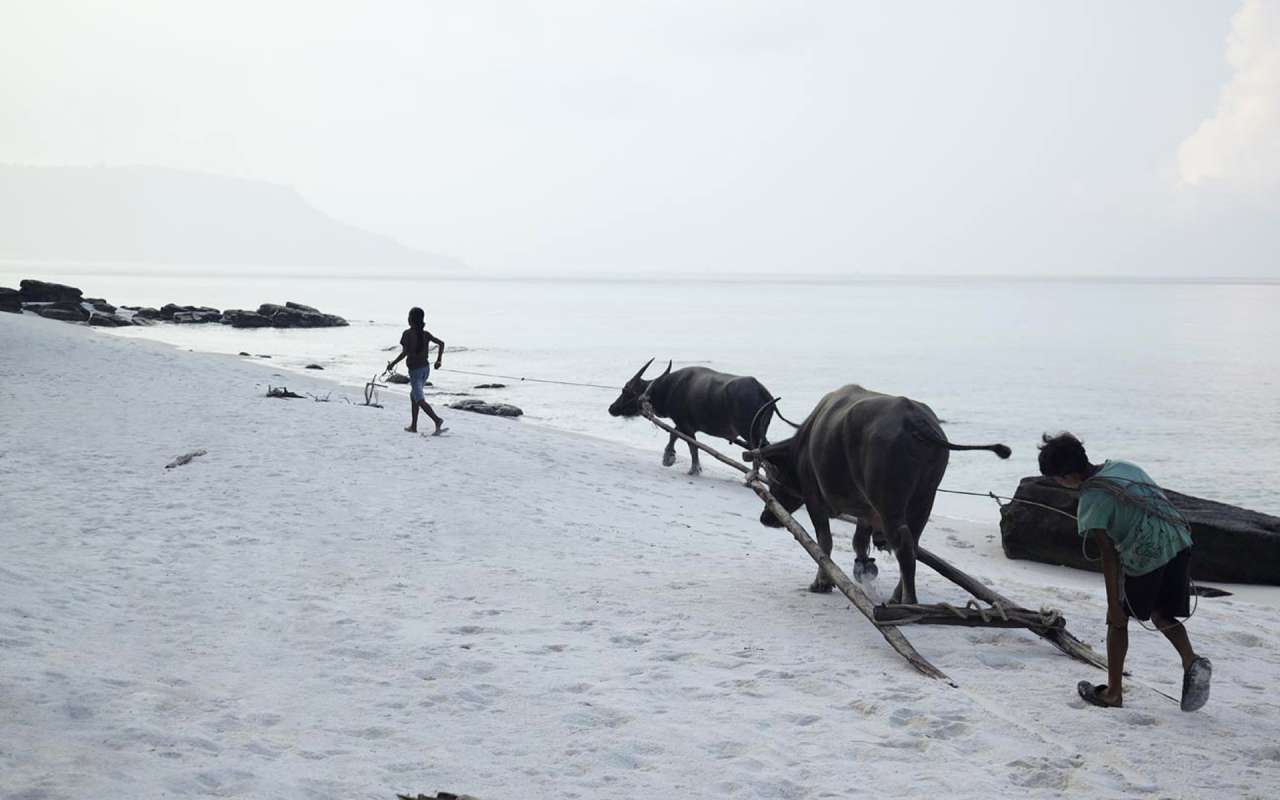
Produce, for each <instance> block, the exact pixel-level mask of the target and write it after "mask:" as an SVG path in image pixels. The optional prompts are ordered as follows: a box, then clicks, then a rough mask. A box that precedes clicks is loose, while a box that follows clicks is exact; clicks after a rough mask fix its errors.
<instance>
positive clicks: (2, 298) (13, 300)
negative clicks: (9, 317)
mask: <svg viewBox="0 0 1280 800" xmlns="http://www.w3.org/2000/svg"><path fill="white" fill-rule="evenodd" d="M0 311H8V312H9V313H11V314H21V313H22V295H21V294H20V293H19V292H18V290H17V289H6V288H4V287H0Z"/></svg>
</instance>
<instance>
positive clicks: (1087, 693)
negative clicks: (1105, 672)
mask: <svg viewBox="0 0 1280 800" xmlns="http://www.w3.org/2000/svg"><path fill="white" fill-rule="evenodd" d="M1105 688H1107V686H1106V684H1099V685H1097V686H1095V685H1093V684H1092V683H1090V682H1089V681H1080V682H1079V683H1077V684H1076V691H1077V692H1079V693H1080V699H1081V700H1083V701H1085V702H1086V703H1088V704H1089V705H1093V706H1097V707H1098V708H1120V706H1118V705H1112V704H1111V703H1108V702H1106V701H1104V700H1103V699H1102V690H1103V689H1105Z"/></svg>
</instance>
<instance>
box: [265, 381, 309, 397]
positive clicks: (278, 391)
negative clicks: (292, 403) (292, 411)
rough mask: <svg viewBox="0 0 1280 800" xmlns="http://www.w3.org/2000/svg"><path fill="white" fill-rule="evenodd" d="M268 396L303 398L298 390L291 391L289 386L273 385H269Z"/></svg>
mask: <svg viewBox="0 0 1280 800" xmlns="http://www.w3.org/2000/svg"><path fill="white" fill-rule="evenodd" d="M267 397H282V398H297V399H298V400H301V399H302V395H300V394H298V393H297V392H291V391H289V388H288V387H287V386H271V385H270V384H268V385H267Z"/></svg>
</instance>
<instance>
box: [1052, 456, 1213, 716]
mask: <svg viewBox="0 0 1280 800" xmlns="http://www.w3.org/2000/svg"><path fill="white" fill-rule="evenodd" d="M1040 472H1041V474H1042V475H1044V476H1046V477H1048V478H1052V479H1054V480H1055V481H1057V482H1058V484H1060V485H1062V486H1065V487H1067V488H1069V489H1079V490H1080V505H1079V509H1078V510H1077V512H1076V516H1077V529H1078V531H1079V533H1080V535H1081V536H1088V535H1089V534H1090V533H1092V534H1093V535H1094V538H1095V539H1097V540H1098V546H1099V548H1100V549H1101V551H1102V575H1103V579H1104V580H1105V581H1106V586H1107V667H1108V669H1107V684H1106V685H1105V686H1095V685H1093V684H1092V683H1090V682H1089V681H1081V682H1080V684H1079V686H1077V687H1076V688H1077V690H1078V691H1079V693H1080V697H1081V698H1083V699H1084V700H1085V701H1086V702H1088V703H1091V704H1093V705H1095V706H1101V707H1103V708H1119V707H1120V706H1122V705H1123V704H1124V699H1123V689H1122V685H1121V684H1122V681H1123V678H1124V659H1125V655H1126V654H1127V653H1128V651H1129V617H1131V616H1132V617H1136V618H1138V619H1140V620H1146V619H1150V620H1151V621H1152V622H1154V623H1155V625H1156V627H1157V628H1159V629H1160V632H1161V633H1163V634H1164V636H1165V638H1166V639H1168V640H1169V642H1170V643H1171V644H1172V645H1173V647H1174V649H1175V650H1177V651H1178V655H1179V657H1181V659H1182V671H1183V678H1182V710H1183V711H1195V710H1196V709H1198V708H1200V707H1201V706H1203V705H1204V704H1205V703H1206V702H1207V701H1208V700H1209V680H1210V677H1211V676H1212V671H1213V665H1212V664H1211V663H1210V662H1209V659H1207V658H1204V657H1202V656H1198V655H1196V652H1195V650H1194V649H1193V648H1192V647H1191V640H1190V639H1189V638H1188V637H1187V629H1186V628H1185V627H1183V625H1182V623H1181V622H1179V621H1178V619H1177V618H1178V617H1182V618H1184V619H1185V618H1186V617H1188V616H1190V615H1191V613H1190V612H1191V609H1190V595H1191V578H1190V564H1191V530H1190V526H1188V524H1187V521H1186V519H1185V518H1184V517H1183V516H1182V514H1181V513H1179V512H1178V510H1177V509H1176V508H1174V507H1173V504H1172V503H1170V502H1169V498H1168V497H1166V496H1165V494H1164V492H1163V491H1161V490H1160V487H1159V486H1157V485H1156V484H1155V481H1153V480H1151V476H1149V475H1147V473H1146V472H1144V471H1143V470H1142V469H1140V468H1139V467H1138V466H1136V465H1135V464H1130V463H1129V462H1127V461H1106V462H1104V463H1102V464H1091V463H1089V458H1088V456H1087V455H1086V454H1085V450H1084V444H1083V443H1081V441H1080V440H1079V439H1077V438H1076V437H1074V436H1072V435H1071V434H1069V433H1060V434H1058V435H1057V436H1052V437H1051V436H1049V435H1048V434H1045V435H1044V437H1043V442H1042V444H1041V445H1040Z"/></svg>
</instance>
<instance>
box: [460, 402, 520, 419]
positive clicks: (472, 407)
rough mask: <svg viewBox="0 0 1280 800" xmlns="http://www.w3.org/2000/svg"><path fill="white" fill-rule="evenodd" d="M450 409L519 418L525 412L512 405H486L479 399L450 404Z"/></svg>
mask: <svg viewBox="0 0 1280 800" xmlns="http://www.w3.org/2000/svg"><path fill="white" fill-rule="evenodd" d="M449 408H456V409H458V410H459V411H472V412H474V413H476V414H489V415H491V416H495V417H518V416H521V415H522V414H524V411H522V410H521V409H520V408H518V407H517V406H513V405H511V404H510V403H486V402H485V401H484V400H480V399H478V398H471V399H469V400H459V401H457V402H455V403H450V404H449Z"/></svg>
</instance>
